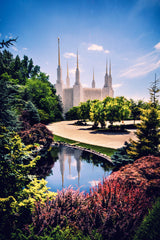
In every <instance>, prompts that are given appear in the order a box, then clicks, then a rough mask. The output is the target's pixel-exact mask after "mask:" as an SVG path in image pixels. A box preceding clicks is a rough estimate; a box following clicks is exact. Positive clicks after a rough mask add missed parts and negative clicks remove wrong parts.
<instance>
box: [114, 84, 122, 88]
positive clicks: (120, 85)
mask: <svg viewBox="0 0 160 240" xmlns="http://www.w3.org/2000/svg"><path fill="white" fill-rule="evenodd" d="M122 85H123V84H122V83H117V84H113V88H114V89H116V88H120V87H122Z"/></svg>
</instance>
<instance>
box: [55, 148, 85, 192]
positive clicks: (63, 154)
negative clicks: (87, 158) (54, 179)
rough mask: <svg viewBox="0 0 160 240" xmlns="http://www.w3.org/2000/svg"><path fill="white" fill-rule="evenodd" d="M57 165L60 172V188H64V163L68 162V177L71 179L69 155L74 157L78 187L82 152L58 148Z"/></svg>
mask: <svg viewBox="0 0 160 240" xmlns="http://www.w3.org/2000/svg"><path fill="white" fill-rule="evenodd" d="M58 155H59V163H60V172H61V176H62V188H63V187H64V173H65V162H66V161H67V160H68V166H69V177H71V162H72V159H71V155H73V156H74V158H75V160H76V168H77V173H78V182H77V184H78V186H79V183H80V171H81V155H82V151H81V150H78V149H73V148H68V147H65V148H64V147H63V148H61V147H60V152H59V154H58Z"/></svg>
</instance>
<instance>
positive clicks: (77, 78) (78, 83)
mask: <svg viewBox="0 0 160 240" xmlns="http://www.w3.org/2000/svg"><path fill="white" fill-rule="evenodd" d="M75 84H76V85H80V72H79V63H78V50H77V68H76V81H75Z"/></svg>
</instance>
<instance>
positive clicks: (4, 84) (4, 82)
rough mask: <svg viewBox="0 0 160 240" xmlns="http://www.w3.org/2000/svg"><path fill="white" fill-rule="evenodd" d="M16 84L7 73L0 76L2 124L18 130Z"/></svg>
mask: <svg viewBox="0 0 160 240" xmlns="http://www.w3.org/2000/svg"><path fill="white" fill-rule="evenodd" d="M16 94H17V89H16V86H15V85H14V84H13V83H12V79H11V78H10V76H8V74H7V73H4V74H2V75H1V77H0V122H1V124H2V125H4V126H6V127H8V128H10V129H12V130H17V127H18V124H17V123H18V120H17V116H16V113H15V109H14V104H13V103H14V102H15V100H16V99H15V95H16Z"/></svg>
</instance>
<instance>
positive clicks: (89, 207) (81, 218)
mask: <svg viewBox="0 0 160 240" xmlns="http://www.w3.org/2000/svg"><path fill="white" fill-rule="evenodd" d="M159 183H160V158H158V157H154V156H148V157H143V158H140V159H138V160H137V161H135V162H134V163H133V164H130V165H127V166H124V167H122V168H121V169H120V170H119V171H117V172H114V173H113V174H111V175H110V177H109V178H108V179H104V181H103V183H101V184H99V185H98V186H97V187H96V188H93V189H91V190H90V193H87V194H85V193H80V192H79V191H73V190H72V189H70V188H69V189H66V190H63V191H60V192H58V195H57V197H56V199H54V200H52V201H50V202H49V201H48V202H47V203H46V204H41V203H40V202H37V203H36V206H35V211H34V213H33V216H32V229H34V234H35V235H37V236H41V235H43V234H44V232H45V234H46V232H47V229H48V231H49V229H51V228H54V227H56V226H57V225H60V226H61V227H65V226H66V225H70V226H71V227H73V228H75V229H79V230H81V231H83V233H84V234H90V235H92V231H93V230H96V231H98V232H99V233H101V234H102V236H103V238H104V239H107V240H122V239H123V240H128V239H129V237H130V235H132V234H133V233H134V231H135V230H136V228H137V226H139V225H140V223H141V221H142V219H143V218H144V216H145V215H146V213H147V212H148V209H149V208H151V206H152V204H153V202H154V200H155V197H157V196H158V195H160V184H159ZM27 229H28V231H29V226H26V230H27Z"/></svg>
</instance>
